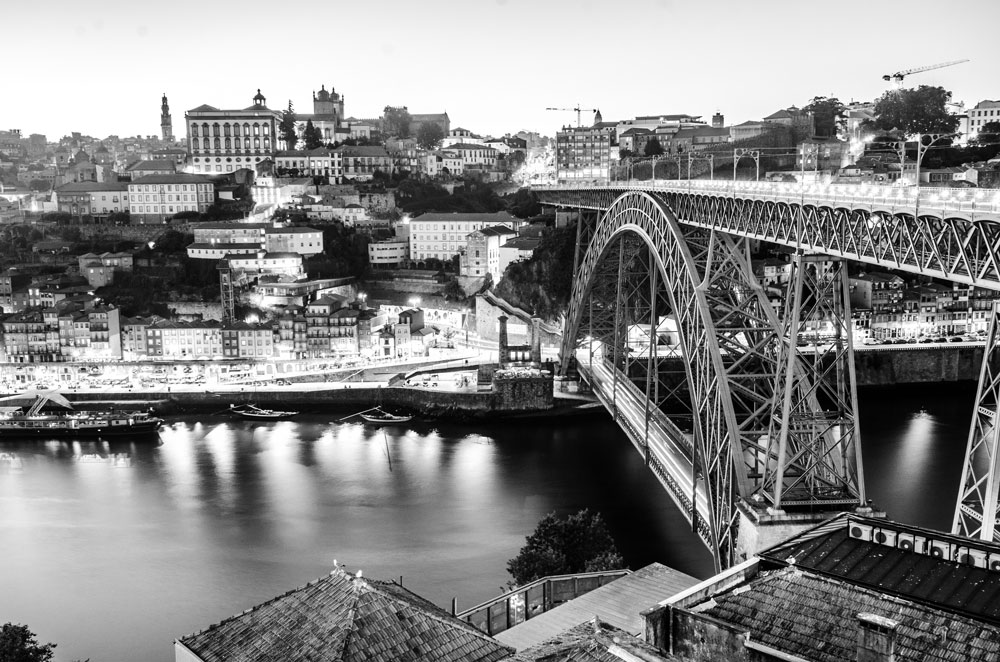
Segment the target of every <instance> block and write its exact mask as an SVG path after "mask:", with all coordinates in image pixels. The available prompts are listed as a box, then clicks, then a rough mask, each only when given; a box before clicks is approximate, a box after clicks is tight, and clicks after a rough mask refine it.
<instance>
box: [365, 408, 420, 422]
mask: <svg viewBox="0 0 1000 662" xmlns="http://www.w3.org/2000/svg"><path fill="white" fill-rule="evenodd" d="M358 416H360V417H361V418H362V419H364V421H365V422H366V423H371V424H372V425H395V424H397V423H409V422H410V421H411V420H412V419H413V416H407V415H398V414H390V413H389V412H387V411H385V410H383V409H381V408H379V407H375V408H374V409H369V410H368V411H366V412H361V413H360V414H358Z"/></svg>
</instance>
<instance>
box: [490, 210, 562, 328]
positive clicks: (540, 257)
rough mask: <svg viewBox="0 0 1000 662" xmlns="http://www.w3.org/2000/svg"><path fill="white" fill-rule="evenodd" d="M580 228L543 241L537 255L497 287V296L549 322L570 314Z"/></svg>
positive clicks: (517, 266)
mask: <svg viewBox="0 0 1000 662" xmlns="http://www.w3.org/2000/svg"><path fill="white" fill-rule="evenodd" d="M575 248H576V227H575V226H570V227H565V228H556V229H555V230H553V231H552V232H550V233H549V234H548V235H546V236H545V237H543V238H542V241H541V243H540V244H539V245H538V248H537V249H535V253H534V255H532V256H531V257H530V258H529V259H527V260H524V261H523V262H514V263H512V264H510V265H509V266H508V267H507V270H506V271H504V274H503V277H502V278H501V279H500V283H499V284H498V285H497V287H496V290H495V292H496V294H497V296H500V297H503V298H504V299H506V300H507V301H508V302H510V303H511V304H513V305H515V306H518V307H519V308H523V309H524V310H527V311H530V312H532V313H534V314H535V315H537V316H539V317H541V318H542V319H545V320H550V321H555V320H556V319H557V318H558V317H559V315H560V314H562V313H564V312H565V311H566V307H567V306H568V305H569V297H570V294H571V293H572V291H573V256H574V252H575Z"/></svg>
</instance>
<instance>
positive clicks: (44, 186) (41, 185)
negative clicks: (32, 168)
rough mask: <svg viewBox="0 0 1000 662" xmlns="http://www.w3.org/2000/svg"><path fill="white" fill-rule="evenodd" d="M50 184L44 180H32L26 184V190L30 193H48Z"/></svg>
mask: <svg viewBox="0 0 1000 662" xmlns="http://www.w3.org/2000/svg"><path fill="white" fill-rule="evenodd" d="M49 186H50V184H49V183H48V182H47V181H45V180H44V179H32V180H31V181H30V182H28V188H30V189H31V190H32V191H48V190H49Z"/></svg>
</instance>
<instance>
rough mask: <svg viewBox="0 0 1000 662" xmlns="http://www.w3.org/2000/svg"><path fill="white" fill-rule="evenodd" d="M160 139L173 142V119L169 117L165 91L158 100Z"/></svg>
mask: <svg viewBox="0 0 1000 662" xmlns="http://www.w3.org/2000/svg"><path fill="white" fill-rule="evenodd" d="M160 139H161V140H163V142H167V143H172V142H174V121H173V119H172V118H171V117H170V105H169V104H168V103H167V93H166V92H164V93H163V99H161V100H160Z"/></svg>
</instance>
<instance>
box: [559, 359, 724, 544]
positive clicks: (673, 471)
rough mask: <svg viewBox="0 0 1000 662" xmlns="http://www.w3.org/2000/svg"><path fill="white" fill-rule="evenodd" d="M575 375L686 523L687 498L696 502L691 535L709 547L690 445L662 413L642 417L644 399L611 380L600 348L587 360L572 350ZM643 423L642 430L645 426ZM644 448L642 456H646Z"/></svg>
mask: <svg viewBox="0 0 1000 662" xmlns="http://www.w3.org/2000/svg"><path fill="white" fill-rule="evenodd" d="M577 365H578V366H579V370H580V373H581V375H582V376H583V377H584V378H585V379H586V380H587V381H588V382H589V383H590V385H591V387H592V388H593V390H594V393H595V394H596V395H597V397H598V399H599V400H600V401H601V403H602V404H603V405H604V406H605V408H607V410H608V411H609V412H611V415H612V416H614V417H615V418H616V420H617V422H618V424H619V425H620V426H621V428H622V429H623V430H624V431H625V433H626V434H627V435H628V437H629V439H630V440H631V442H632V444H633V445H634V446H635V447H636V450H638V451H639V453H640V454H642V456H643V458H644V459H645V460H646V461H647V464H648V465H649V466H650V469H652V470H653V473H654V475H655V476H656V477H657V479H658V480H659V481H660V483H662V484H663V486H664V487H665V488H666V489H667V493H668V494H669V495H670V497H671V499H673V501H674V503H675V504H676V505H677V507H678V508H679V509H680V511H681V512H682V513H684V515H685V516H686V517H687V518H688V520H689V521H690V519H691V498H692V495H694V499H695V501H696V506H697V512H698V522H697V526H696V528H697V531H698V534H699V536H700V537H701V538H702V541H703V542H705V544H706V545H708V546H709V548H710V549H711V533H710V528H709V526H708V523H709V522H710V521H711V518H712V509H711V505H710V504H709V503H708V498H707V495H706V492H705V483H704V481H702V480H698V481H697V483H696V484H695V481H694V479H693V474H694V471H693V467H692V462H691V459H690V458H691V454H692V450H691V441H690V439H689V438H688V436H687V435H686V434H684V432H682V431H681V430H680V429H679V428H677V426H676V425H674V424H673V423H672V422H671V421H670V419H669V418H667V416H666V415H665V414H663V412H661V411H659V410H658V409H655V408H653V409H650V410H649V417H648V419H647V416H646V413H647V412H646V407H647V405H646V397H645V394H644V393H642V392H640V391H639V389H638V388H637V387H636V386H635V385H634V384H633V383H632V382H631V381H629V380H628V379H626V378H624V377H622V376H621V375H620V374H619V376H618V378H617V379H616V378H615V374H614V371H613V369H612V368H610V367H609V366H608V365H607V364H606V363H605V361H604V359H603V356H602V353H601V350H600V349H595V351H594V353H593V361H591V359H590V352H589V351H587V350H582V349H581V350H578V351H577ZM647 422H648V428H647ZM647 449H648V453H647Z"/></svg>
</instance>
